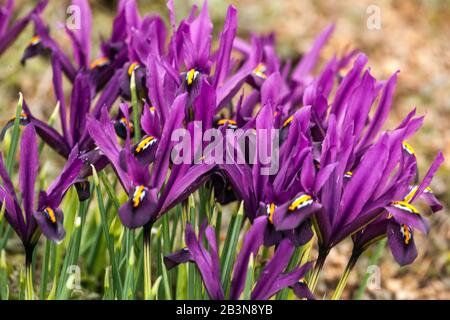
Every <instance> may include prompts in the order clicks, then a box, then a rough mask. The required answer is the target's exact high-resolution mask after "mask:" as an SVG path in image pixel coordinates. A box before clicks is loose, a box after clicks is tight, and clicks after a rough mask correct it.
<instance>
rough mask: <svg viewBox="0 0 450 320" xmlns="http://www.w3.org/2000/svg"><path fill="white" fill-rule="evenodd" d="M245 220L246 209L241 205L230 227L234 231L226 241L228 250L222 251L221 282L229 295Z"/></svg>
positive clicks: (225, 246)
mask: <svg viewBox="0 0 450 320" xmlns="http://www.w3.org/2000/svg"><path fill="white" fill-rule="evenodd" d="M243 219H244V208H243V204H242V203H241V205H240V207H239V210H238V212H237V214H236V219H235V220H234V223H233V225H230V227H231V228H232V229H231V232H230V233H229V237H228V236H227V238H226V240H225V244H224V248H227V249H225V250H223V251H222V258H223V259H222V263H221V270H222V277H221V282H222V287H223V288H224V291H225V293H226V294H227V293H228V290H229V288H230V282H231V281H230V278H231V272H232V268H233V264H234V259H235V257H236V249H237V244H238V240H239V233H240V231H241V227H242V221H243Z"/></svg>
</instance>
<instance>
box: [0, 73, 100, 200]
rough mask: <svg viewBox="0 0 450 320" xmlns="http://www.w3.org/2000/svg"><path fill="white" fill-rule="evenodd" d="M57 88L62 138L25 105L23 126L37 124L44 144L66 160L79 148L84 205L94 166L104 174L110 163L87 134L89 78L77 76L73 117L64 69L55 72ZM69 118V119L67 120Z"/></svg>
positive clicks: (9, 124) (73, 91) (73, 94)
mask: <svg viewBox="0 0 450 320" xmlns="http://www.w3.org/2000/svg"><path fill="white" fill-rule="evenodd" d="M53 84H54V91H55V94H56V96H57V98H58V101H59V103H60V109H59V111H60V120H61V127H62V134H60V133H59V132H58V131H56V130H55V129H54V128H52V127H51V126H49V125H48V124H47V123H45V122H43V121H41V120H39V119H37V118H36V117H34V116H33V114H32V112H31V110H30V108H29V106H28V105H27V103H26V102H25V101H24V104H23V113H22V115H21V119H20V122H21V124H23V125H27V124H33V126H34V127H35V129H36V132H37V134H38V135H39V136H40V137H41V138H42V140H43V141H44V142H45V143H46V144H47V145H49V146H50V147H51V148H52V149H54V150H55V151H56V152H57V153H59V154H60V155H61V156H62V157H64V158H65V159H69V157H70V155H71V154H73V152H74V149H75V148H76V150H77V154H78V157H79V158H80V159H82V160H83V162H84V167H83V170H81V171H80V180H79V181H78V182H77V183H76V187H77V191H78V195H79V198H80V200H81V201H84V200H86V199H87V198H89V185H88V182H87V181H86V180H85V178H87V177H88V176H90V175H91V167H90V164H94V165H95V167H96V169H97V170H101V169H102V168H103V167H105V166H106V165H107V159H106V158H105V157H102V156H101V155H100V154H99V152H98V150H96V149H95V145H94V143H93V141H92V139H91V138H90V136H89V134H88V133H87V130H86V117H87V115H88V114H89V110H90V105H91V100H92V99H91V87H90V85H89V84H90V82H89V75H88V74H86V73H79V74H78V75H77V76H76V79H75V82H74V85H73V89H72V94H71V100H70V107H69V112H70V113H69V114H67V111H66V103H65V97H64V91H63V88H62V73H61V69H60V68H55V69H54V74H53ZM68 116H69V119H67V117H68ZM13 123H14V118H12V119H11V120H10V121H9V122H8V123H7V125H6V126H5V127H4V129H3V131H2V134H1V136H2V137H3V136H4V134H5V131H6V130H7V129H8V128H10V127H11V126H12V124H13Z"/></svg>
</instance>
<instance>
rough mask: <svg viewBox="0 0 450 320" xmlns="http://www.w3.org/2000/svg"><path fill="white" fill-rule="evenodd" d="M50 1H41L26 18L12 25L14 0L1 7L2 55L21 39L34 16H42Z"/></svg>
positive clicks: (9, 0)
mask: <svg viewBox="0 0 450 320" xmlns="http://www.w3.org/2000/svg"><path fill="white" fill-rule="evenodd" d="M47 3H48V0H42V1H39V3H38V4H37V5H36V6H35V7H34V9H33V10H32V11H31V12H29V13H28V14H27V15H26V16H24V17H22V18H20V19H18V20H16V21H14V22H13V23H11V17H12V15H13V10H14V0H7V1H6V3H5V4H4V5H0V55H1V54H2V53H3V52H5V50H6V49H8V47H10V46H11V45H12V43H13V42H14V41H15V40H16V39H17V38H18V37H19V35H20V34H21V33H22V31H23V30H24V29H25V28H26V26H27V25H28V23H30V22H31V21H32V19H33V16H34V15H38V14H40V13H41V12H42V11H43V10H44V9H45V7H46V6H47Z"/></svg>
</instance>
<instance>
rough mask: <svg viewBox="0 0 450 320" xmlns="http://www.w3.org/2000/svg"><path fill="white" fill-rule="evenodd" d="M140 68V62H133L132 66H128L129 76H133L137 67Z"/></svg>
mask: <svg viewBox="0 0 450 320" xmlns="http://www.w3.org/2000/svg"><path fill="white" fill-rule="evenodd" d="M138 68H139V63H137V62H133V63H132V64H131V65H130V67H129V68H128V76H130V77H131V75H132V74H133V72H134V71H136V69H138Z"/></svg>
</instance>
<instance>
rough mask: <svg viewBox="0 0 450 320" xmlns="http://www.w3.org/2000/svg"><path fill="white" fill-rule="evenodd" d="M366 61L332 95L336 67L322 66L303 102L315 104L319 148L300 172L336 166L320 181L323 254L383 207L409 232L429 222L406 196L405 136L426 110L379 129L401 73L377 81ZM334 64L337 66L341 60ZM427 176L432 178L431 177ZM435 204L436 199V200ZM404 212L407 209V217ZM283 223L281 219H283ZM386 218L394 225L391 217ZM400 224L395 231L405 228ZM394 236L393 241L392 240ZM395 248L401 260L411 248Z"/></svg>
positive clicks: (408, 162)
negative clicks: (388, 128) (324, 70)
mask: <svg viewBox="0 0 450 320" xmlns="http://www.w3.org/2000/svg"><path fill="white" fill-rule="evenodd" d="M366 62H367V58H366V57H365V56H364V55H359V56H358V57H357V59H356V61H355V63H354V66H353V68H352V69H351V70H350V71H349V72H348V73H347V75H346V76H345V77H343V78H342V79H341V80H340V82H339V85H338V87H337V90H336V94H335V96H334V100H333V101H332V102H328V100H331V99H330V96H329V95H330V92H331V91H330V88H332V87H333V84H334V81H335V76H336V73H335V72H329V73H328V75H327V76H325V74H324V76H323V77H319V78H318V79H316V80H314V81H313V82H312V83H311V84H310V85H309V86H308V87H307V88H306V89H305V94H304V98H303V100H304V104H305V105H306V106H310V108H311V114H312V115H314V116H312V117H311V120H312V128H311V131H310V132H311V140H312V143H313V146H314V148H313V152H312V159H310V160H309V165H305V164H304V165H303V168H302V173H301V175H302V176H305V177H306V176H308V175H307V174H305V175H304V171H305V170H306V171H308V170H309V171H311V174H313V173H314V171H317V168H320V169H319V170H321V168H324V167H328V168H329V169H330V170H331V172H328V173H327V177H326V179H325V180H324V181H320V182H319V183H318V184H319V185H321V189H320V190H316V195H317V199H318V202H319V203H320V204H321V206H322V209H321V210H319V211H317V212H316V214H315V216H314V220H313V221H314V225H315V229H316V232H317V235H318V239H319V246H320V251H321V252H322V254H321V255H322V256H326V255H327V254H328V251H329V250H330V248H331V247H333V246H335V245H336V244H338V243H339V242H340V241H342V240H343V239H345V238H347V237H348V236H350V235H353V234H355V233H356V232H358V231H360V230H361V229H364V228H366V227H367V226H368V225H369V224H371V223H375V222H377V219H378V218H379V217H380V216H382V215H383V214H384V213H385V212H386V210H387V212H389V213H390V214H391V215H392V216H393V219H392V220H391V221H390V222H393V221H397V222H398V223H400V224H402V223H403V224H405V227H403V226H402V228H403V229H402V230H403V234H405V235H406V236H405V237H406V238H408V239H409V238H410V234H411V235H412V230H411V228H413V227H414V228H419V229H420V230H423V231H425V229H426V228H425V227H424V224H420V223H419V222H418V221H417V219H418V220H420V221H422V219H419V218H417V217H418V215H417V212H416V211H417V210H416V209H414V208H413V207H410V204H409V203H407V202H405V201H403V199H404V197H405V196H406V194H407V193H408V191H409V189H410V188H411V185H414V184H416V183H417V163H416V157H415V154H414V151H413V150H412V148H411V147H410V146H409V144H408V143H407V142H406V140H407V139H409V138H410V137H411V136H412V135H413V134H414V132H416V131H417V130H418V129H419V128H420V126H421V124H422V121H423V117H419V118H414V116H415V111H412V112H411V113H410V114H409V115H408V116H407V117H406V118H405V119H404V120H403V122H402V123H401V124H400V125H399V126H398V127H397V128H396V129H395V130H392V131H387V132H384V133H381V134H380V131H381V128H382V126H383V124H384V122H385V120H386V118H387V116H388V114H389V111H390V110H391V105H392V98H393V92H394V88H395V84H396V78H397V73H395V74H394V75H392V76H391V78H390V79H389V80H388V81H385V82H377V81H376V80H375V79H374V78H373V77H372V76H371V74H370V70H364V66H365V64H366ZM334 64H335V63H334ZM331 70H336V64H335V67H333V68H331ZM324 88H328V89H327V90H324ZM377 99H378V101H379V102H378V105H377V106H376V108H375V112H374V116H373V117H372V118H371V119H370V118H369V112H370V111H371V109H372V105H373V104H374V103H375V101H376V100H377ZM328 106H330V108H328ZM328 109H329V110H328ZM316 129H317V130H316ZM438 159H440V157H439V158H438ZM311 160H312V161H311ZM312 163H314V164H315V167H316V169H315V170H314V169H312V170H311V169H308V168H314V167H313V166H312ZM436 166H438V164H434V165H433V167H432V168H433V170H434V171H435V170H436ZM311 174H309V176H311ZM306 180H310V179H306ZM426 180H427V182H426V183H427V184H429V182H430V178H427V179H426ZM311 181H313V180H311ZM425 187H428V185H427V186H425ZM421 189H424V188H423V187H422V188H421ZM317 191H319V192H317ZM419 194H420V193H419ZM434 205H435V207H436V208H438V207H439V204H437V203H434ZM401 210H403V211H401ZM400 212H403V216H402V218H400V217H399V215H400ZM408 212H409V215H410V216H412V217H413V218H411V217H409V218H410V219H412V220H414V221H415V222H416V223H415V224H413V225H411V224H412V222H411V221H409V222H408V221H405V217H404V216H405V215H407V213H408ZM279 217H280V216H278V218H279ZM414 217H416V218H417V219H414ZM276 218H277V216H275V222H276V223H275V224H276V225H277V219H276ZM286 219H287V217H286V218H285V219H284V221H287V220H286ZM374 221H375V222H374ZM399 221H400V222H399ZM280 223H282V221H279V223H278V225H279V224H280ZM389 225H390V229H389V230H392V223H389ZM397 229H398V230H396V234H397V235H398V232H401V230H400V229H401V228H400V227H399V228H397ZM385 230H386V229H385ZM388 232H391V233H392V231H388ZM390 239H393V238H392V237H390ZM408 241H409V240H408ZM363 242H364V241H363ZM411 243H412V241H411ZM391 244H392V247H394V246H395V243H394V242H393V241H391ZM393 249H394V248H393ZM393 251H394V252H393V253H394V255H395V256H396V258H397V260H399V262H400V263H402V264H404V263H406V262H407V261H410V260H411V256H412V255H413V254H410V256H409V258H402V257H401V253H400V252H399V250H396V249H394V250H393Z"/></svg>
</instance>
